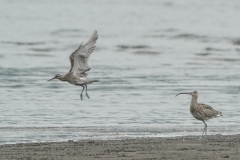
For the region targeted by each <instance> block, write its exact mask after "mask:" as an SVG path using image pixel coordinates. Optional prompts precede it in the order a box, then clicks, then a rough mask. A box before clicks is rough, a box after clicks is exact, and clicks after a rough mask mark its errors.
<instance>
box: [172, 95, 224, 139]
mask: <svg viewBox="0 0 240 160" xmlns="http://www.w3.org/2000/svg"><path fill="white" fill-rule="evenodd" d="M179 94H189V95H191V96H192V100H191V104H190V113H191V114H192V116H193V117H194V118H196V119H197V120H200V121H202V122H203V123H204V129H203V133H202V135H201V137H200V138H199V140H200V139H201V138H202V136H203V134H204V132H205V135H206V134H207V124H206V122H205V121H207V120H209V119H212V118H215V117H220V116H222V113H221V112H219V111H217V110H214V109H213V108H212V107H211V106H209V105H206V104H202V103H197V99H198V92H197V91H192V92H183V93H178V94H177V95H176V96H178V95H179Z"/></svg>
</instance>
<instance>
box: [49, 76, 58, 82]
mask: <svg viewBox="0 0 240 160" xmlns="http://www.w3.org/2000/svg"><path fill="white" fill-rule="evenodd" d="M55 78H56V77H53V78H51V79H49V80H48V82H49V81H51V80H53V79H55Z"/></svg>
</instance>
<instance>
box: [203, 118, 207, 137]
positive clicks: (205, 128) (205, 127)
mask: <svg viewBox="0 0 240 160" xmlns="http://www.w3.org/2000/svg"><path fill="white" fill-rule="evenodd" d="M203 122H204V121H203ZM204 125H205V126H204V130H205V136H206V135H207V123H205V122H204Z"/></svg>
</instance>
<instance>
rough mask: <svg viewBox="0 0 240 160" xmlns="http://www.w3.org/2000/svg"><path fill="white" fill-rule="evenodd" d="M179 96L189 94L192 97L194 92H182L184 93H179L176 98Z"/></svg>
mask: <svg viewBox="0 0 240 160" xmlns="http://www.w3.org/2000/svg"><path fill="white" fill-rule="evenodd" d="M179 94H189V95H192V92H182V93H178V94H177V95H176V96H175V97H177V96H178V95H179Z"/></svg>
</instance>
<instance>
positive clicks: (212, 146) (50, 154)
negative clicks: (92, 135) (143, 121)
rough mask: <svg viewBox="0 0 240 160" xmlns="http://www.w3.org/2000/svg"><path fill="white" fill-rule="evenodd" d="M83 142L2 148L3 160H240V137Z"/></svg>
mask: <svg viewBox="0 0 240 160" xmlns="http://www.w3.org/2000/svg"><path fill="white" fill-rule="evenodd" d="M198 138H199V137H197V136H186V137H174V138H172V137H171V138H136V139H124V140H80V141H72V140H69V141H68V142H51V143H27V144H7V145H1V146H0V159H4V160H7V159H21V160H25V159H26V160H32V159H46V160H56V159H64V160H78V159H86V160H91V159H111V160H112V159H113V160H115V159H122V160H128V159H139V160H141V159H145V160H146V159H164V160H165V159H175V160H193V159H209V160H210V159H211V160H213V159H218V160H219V159H232V160H237V159H240V135H230V136H229V135H228V136H222V135H211V136H207V138H205V139H204V140H201V141H199V140H198Z"/></svg>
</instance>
